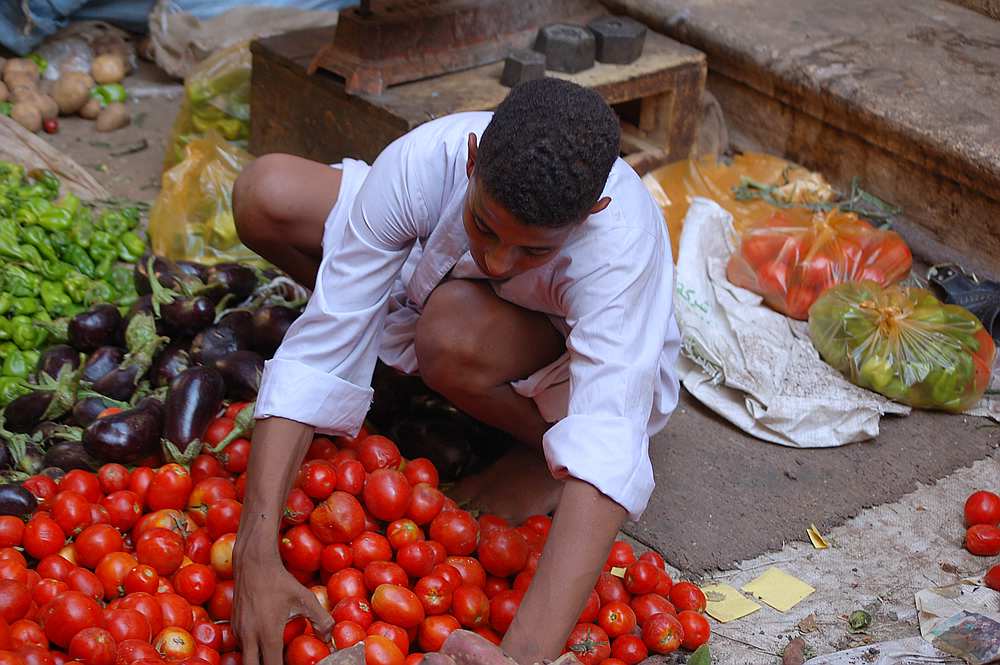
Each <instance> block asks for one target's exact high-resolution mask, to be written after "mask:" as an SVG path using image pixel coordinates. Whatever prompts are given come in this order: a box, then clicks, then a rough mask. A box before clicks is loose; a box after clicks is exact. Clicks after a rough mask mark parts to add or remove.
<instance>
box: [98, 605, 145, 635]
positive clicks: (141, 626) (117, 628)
mask: <svg viewBox="0 0 1000 665" xmlns="http://www.w3.org/2000/svg"><path fill="white" fill-rule="evenodd" d="M104 627H105V628H107V630H108V632H109V633H111V636H112V637H113V638H115V642H124V641H125V640H142V641H144V642H148V641H149V640H150V639H152V637H153V633H152V631H151V630H150V628H149V621H148V620H147V619H146V617H145V616H143V614H142V613H141V612H139V611H138V610H129V609H117V610H104Z"/></svg>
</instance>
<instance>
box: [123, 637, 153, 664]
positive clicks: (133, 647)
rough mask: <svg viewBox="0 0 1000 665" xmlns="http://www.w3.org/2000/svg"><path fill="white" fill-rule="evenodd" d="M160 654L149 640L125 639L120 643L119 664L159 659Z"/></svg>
mask: <svg viewBox="0 0 1000 665" xmlns="http://www.w3.org/2000/svg"><path fill="white" fill-rule="evenodd" d="M159 659H160V654H158V653H156V649H154V648H153V645H152V644H150V643H149V640H145V641H143V640H124V641H122V642H119V643H118V657H117V658H116V663H117V664H118V665H132V664H133V663H135V662H137V661H140V660H159Z"/></svg>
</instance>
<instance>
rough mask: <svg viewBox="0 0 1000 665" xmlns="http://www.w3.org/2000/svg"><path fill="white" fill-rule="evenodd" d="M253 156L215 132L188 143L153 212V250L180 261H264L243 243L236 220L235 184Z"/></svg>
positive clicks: (168, 173)
mask: <svg viewBox="0 0 1000 665" xmlns="http://www.w3.org/2000/svg"><path fill="white" fill-rule="evenodd" d="M252 159H253V157H252V156H251V155H250V154H249V153H247V152H245V151H243V150H241V149H239V148H237V147H236V146H234V145H231V144H230V143H228V142H227V141H225V140H223V139H222V138H221V137H219V136H218V135H216V134H214V133H210V134H209V135H208V136H207V137H205V138H199V139H195V140H193V141H191V142H189V143H188V144H187V145H186V146H185V147H184V158H183V160H181V162H180V163H179V164H177V165H176V166H174V167H173V168H171V169H170V170H168V171H167V172H166V173H164V174H163V180H162V188H161V190H160V194H159V196H157V197H156V202H155V203H154V204H153V209H152V211H151V212H150V215H149V238H150V242H151V244H152V248H153V251H154V252H155V253H156V254H159V255H163V256H167V257H168V258H170V259H173V260H175V261H180V260H187V261H200V262H202V263H208V264H213V263H219V262H222V261H237V262H250V263H254V264H257V265H264V261H263V259H261V258H260V257H259V256H257V255H256V254H254V253H253V252H252V251H250V250H249V249H248V248H247V247H246V246H244V245H243V244H242V243H241V242H240V239H239V236H238V235H237V233H236V224H235V222H234V221H233V205H232V190H233V183H234V182H236V178H237V176H239V174H240V171H242V170H243V168H244V167H245V166H246V165H247V164H249V163H250V161H251V160H252Z"/></svg>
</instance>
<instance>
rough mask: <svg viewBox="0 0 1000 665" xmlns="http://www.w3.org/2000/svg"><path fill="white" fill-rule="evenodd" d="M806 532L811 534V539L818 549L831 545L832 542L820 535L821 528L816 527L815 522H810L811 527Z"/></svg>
mask: <svg viewBox="0 0 1000 665" xmlns="http://www.w3.org/2000/svg"><path fill="white" fill-rule="evenodd" d="M806 533H807V534H809V540H810V542H812V544H813V547H815V548H816V549H818V550H825V549H826V548H828V547H829V546H830V543H828V542H826V538H824V537H823V536H822V535H820V532H819V529H817V528H816V525H815V524H810V525H809V528H808V529H806Z"/></svg>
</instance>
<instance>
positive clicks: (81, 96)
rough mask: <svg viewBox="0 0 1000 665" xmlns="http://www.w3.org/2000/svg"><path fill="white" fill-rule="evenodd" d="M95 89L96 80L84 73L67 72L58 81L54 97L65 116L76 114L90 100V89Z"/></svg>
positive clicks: (53, 91) (53, 92) (53, 93)
mask: <svg viewBox="0 0 1000 665" xmlns="http://www.w3.org/2000/svg"><path fill="white" fill-rule="evenodd" d="M93 87H94V79H92V78H90V75H89V74H84V73H83V72H67V73H65V74H63V75H62V77H61V78H60V79H59V80H58V81H56V85H55V88H54V89H53V90H52V97H53V98H54V99H55V100H56V104H58V105H59V112H60V113H62V114H63V115H69V114H71V113H76V112H77V111H79V110H80V109H81V108H83V105H84V104H86V103H87V100H88V99H90V89H91V88H93Z"/></svg>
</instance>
